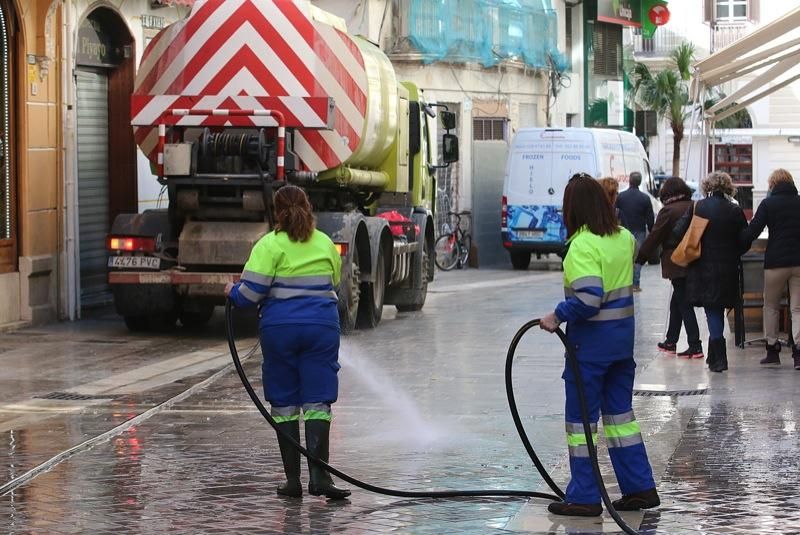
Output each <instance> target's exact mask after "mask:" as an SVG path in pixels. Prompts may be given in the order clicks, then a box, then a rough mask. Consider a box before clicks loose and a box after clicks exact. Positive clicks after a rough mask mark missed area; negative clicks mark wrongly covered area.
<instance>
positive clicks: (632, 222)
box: [617, 171, 655, 292]
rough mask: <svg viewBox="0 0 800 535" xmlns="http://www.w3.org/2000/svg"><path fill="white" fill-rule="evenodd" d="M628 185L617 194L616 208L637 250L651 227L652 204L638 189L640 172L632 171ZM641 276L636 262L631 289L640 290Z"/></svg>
mask: <svg viewBox="0 0 800 535" xmlns="http://www.w3.org/2000/svg"><path fill="white" fill-rule="evenodd" d="M628 180H629V185H630V187H629V188H628V189H626V190H625V191H623V192H622V193H620V194H619V197H617V208H619V211H620V212H622V217H624V218H625V222H626V224H625V225H624V226H625V228H627V229H628V230H629V231H631V233H632V234H633V236H634V238H636V249H637V251H638V250H639V248H641V246H642V244H643V243H644V240H645V238H646V237H647V233H648V232H650V230H651V229H652V228H653V220H654V219H655V215H654V214H653V205H652V204H651V203H650V197H649V196H648V195H647V194H646V193H644V192H642V191H639V186H640V185H641V184H642V174H641V173H640V172H638V171H634V172H633V173H631V174H630V177H628ZM641 278H642V265H641V264H636V265H634V267H633V291H634V292H640V291H641V290H642V286H641Z"/></svg>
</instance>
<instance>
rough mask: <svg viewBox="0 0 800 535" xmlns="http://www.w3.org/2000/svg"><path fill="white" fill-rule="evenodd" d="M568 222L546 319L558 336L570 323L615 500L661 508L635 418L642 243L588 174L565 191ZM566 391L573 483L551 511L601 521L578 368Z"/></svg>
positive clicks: (569, 375) (626, 507) (544, 324)
mask: <svg viewBox="0 0 800 535" xmlns="http://www.w3.org/2000/svg"><path fill="white" fill-rule="evenodd" d="M564 222H565V224H566V227H567V243H568V244H569V251H568V252H567V255H566V257H565V258H564V293H565V296H566V297H565V299H564V301H562V302H561V303H559V304H558V306H557V307H556V309H555V311H554V312H551V313H550V314H548V315H546V316H545V317H543V318H542V320H541V324H540V326H541V328H542V329H544V330H546V331H548V332H553V331H555V330H556V329H557V328H558V326H559V324H560V323H563V322H567V338H568V339H569V342H570V343H571V344H572V345H573V347H574V348H575V353H576V355H577V358H578V361H579V364H580V373H581V379H582V381H583V384H584V385H585V394H586V402H587V405H588V409H589V420H590V422H591V427H592V436H593V442H594V443H595V444H596V443H597V442H596V438H597V420H598V416H599V413H600V412H601V411H602V413H603V431H604V432H605V435H606V440H607V442H608V454H609V456H610V457H611V463H612V465H613V466H614V473H615V474H616V476H617V481H619V486H620V489H621V490H622V498H621V499H618V500H615V501H614V502H613V505H614V508H615V509H617V510H619V511H634V510H639V509H648V508H650V507H656V506H658V505H660V503H661V502H660V500H659V497H658V493H657V492H656V488H655V486H656V485H655V481H654V480H653V472H652V469H651V468H650V461H649V460H648V459H647V451H646V450H645V447H644V442H643V441H642V434H641V431H640V429H639V423H638V422H637V421H636V418H635V417H634V414H633V406H632V401H633V376H634V370H635V369H636V363H635V362H634V360H633V338H634V317H633V293H632V292H633V255H634V251H635V249H636V241H635V239H634V237H633V235H631V233H630V232H629V231H627V230H626V229H624V228H622V227H620V226H618V223H617V218H616V216H615V215H614V208H613V206H611V203H610V202H609V201H608V198H607V196H606V194H605V193H604V191H603V188H602V186H601V185H600V184H599V183H598V182H597V181H596V180H595V179H594V178H592V177H591V176H589V175H587V174H585V173H579V174H577V175H574V176H573V177H572V178H571V179H570V180H569V182H568V183H567V187H566V189H565V190H564ZM562 378H563V379H564V384H565V389H566V398H567V402H566V409H565V414H566V424H567V425H566V430H567V445H568V446H569V465H570V472H571V475H572V477H571V479H570V482H569V485H567V492H566V497H565V499H564V501H563V502H553V503H551V504H550V506H549V507H548V510H549V511H550V512H551V513H554V514H557V515H570V516H599V515H601V514H602V513H603V507H602V505H601V499H600V491H599V490H598V488H597V482H596V481H595V476H594V472H593V471H592V464H591V460H590V457H589V447H588V445H587V443H586V436H585V434H584V431H583V423H582V418H581V408H580V404H579V401H578V391H577V388H576V383H575V377H574V375H573V372H572V369H571V368H570V367H569V366H566V367H565V369H564V373H563V375H562Z"/></svg>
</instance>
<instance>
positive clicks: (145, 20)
mask: <svg viewBox="0 0 800 535" xmlns="http://www.w3.org/2000/svg"><path fill="white" fill-rule="evenodd" d="M141 20H142V28H144V29H145V30H161V29H162V28H164V25H165V22H164V17H159V16H157V15H142V16H141Z"/></svg>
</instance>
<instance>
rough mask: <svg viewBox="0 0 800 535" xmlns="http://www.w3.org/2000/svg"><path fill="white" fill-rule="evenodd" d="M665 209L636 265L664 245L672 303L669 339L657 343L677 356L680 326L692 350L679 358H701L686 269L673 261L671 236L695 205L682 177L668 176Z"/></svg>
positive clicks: (663, 270)
mask: <svg viewBox="0 0 800 535" xmlns="http://www.w3.org/2000/svg"><path fill="white" fill-rule="evenodd" d="M659 197H660V198H661V202H662V203H663V204H664V208H662V209H661V211H659V212H658V216H656V222H655V224H654V225H653V230H651V231H650V234H648V235H647V239H646V240H645V241H644V244H642V248H641V250H640V251H639V254H638V255H637V256H636V263H637V264H642V265H643V264H645V263H646V262H647V259H648V258H650V256H651V255H652V254H653V252H655V251H656V249H657V248H658V246H659V245H660V246H661V276H662V277H663V278H665V279H669V281H670V282H671V283H672V298H671V299H670V302H669V321H668V327H667V336H666V340H664V341H663V342H659V343H658V349H659V351H663V352H665V353H667V354H669V355H675V354H676V351H677V349H678V348H677V344H678V337H679V336H680V334H681V323H682V324H683V326H684V327H685V328H686V338H687V340H688V342H689V347H688V349H686V350H685V351H681V352H680V353H678V354H677V355H678V356H679V357H682V358H697V359H701V358H703V357H704V355H703V344H702V342H701V341H700V329H698V327H697V317H696V316H695V315H694V308H693V307H692V306H691V305H690V304H689V302H688V301H687V300H686V268H685V267H683V266H679V265H678V264H676V263H675V262H673V261H672V259H671V258H670V257H671V256H672V252H673V251H674V250H675V247H676V246H677V245H678V241H679V240H676V239H675V238H673V236H672V230H673V228H674V227H675V224H676V223H677V222H678V220H680V218H681V217H682V216H683V214H685V213H686V211H687V210H689V209H690V207H691V206H692V201H691V200H690V199H691V197H692V190H691V188H689V186H687V185H686V182H684V181H683V179H682V178H679V177H676V176H673V177H669V178H668V179H667V180H666V181H665V182H664V184H663V185H662V186H661V192H660V194H659Z"/></svg>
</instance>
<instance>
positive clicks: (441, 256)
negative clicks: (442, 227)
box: [433, 234, 459, 271]
mask: <svg viewBox="0 0 800 535" xmlns="http://www.w3.org/2000/svg"><path fill="white" fill-rule="evenodd" d="M433 249H434V261H435V262H436V266H437V267H438V268H439V269H441V270H442V271H450V270H451V269H453V268H454V267H456V264H457V263H458V257H459V254H458V253H459V248H458V242H457V241H456V236H455V234H442V235H441V236H439V239H437V240H436V244H435V245H434V246H433Z"/></svg>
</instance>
